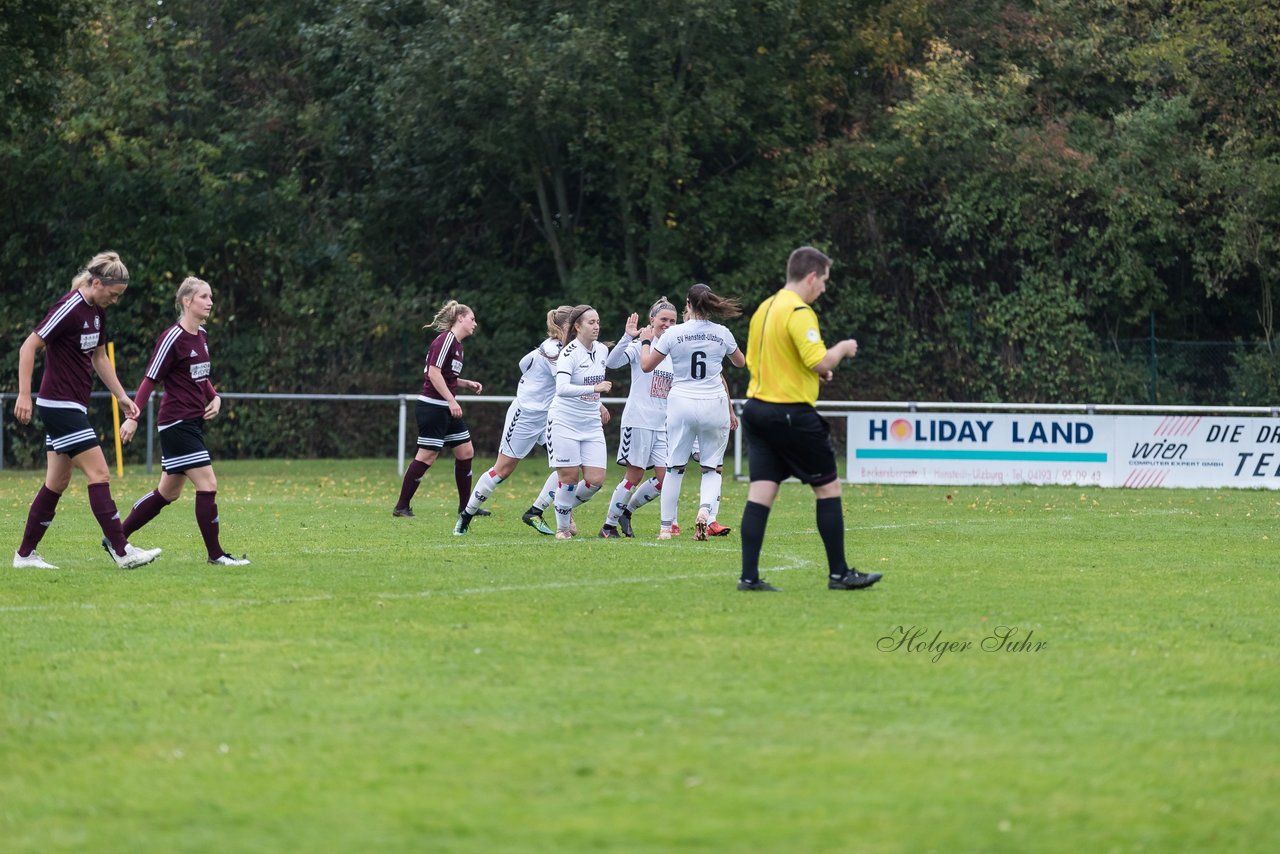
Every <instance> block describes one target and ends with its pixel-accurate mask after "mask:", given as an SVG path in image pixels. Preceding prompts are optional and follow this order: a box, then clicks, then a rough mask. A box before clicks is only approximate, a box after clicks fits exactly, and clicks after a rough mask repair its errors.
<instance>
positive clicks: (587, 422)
mask: <svg viewBox="0 0 1280 854" xmlns="http://www.w3.org/2000/svg"><path fill="white" fill-rule="evenodd" d="M599 338H600V315H599V314H597V313H596V310H595V309H593V308H592V307H591V306H589V305H579V306H576V307H575V308H574V309H573V311H572V312H571V313H570V315H569V322H568V335H567V336H566V340H565V345H564V349H562V350H561V351H560V358H559V359H558V360H557V361H556V396H555V399H554V400H553V401H552V402H551V410H550V412H549V413H548V414H547V437H548V442H547V452H548V455H549V456H550V458H551V465H552V466H553V467H554V468H555V469H556V472H557V473H558V476H559V486H558V487H557V489H556V499H555V505H556V539H558V540H567V539H571V538H572V537H573V534H572V533H571V531H570V514H572V512H573V510H574V508H575V507H577V506H578V505H580V504H584V503H586V502H587V501H588V500H590V499H591V497H592V496H593V495H595V494H596V493H597V492H599V491H600V487H601V486H602V485H603V484H604V467H605V462H606V459H607V456H608V450H607V449H606V447H605V443H604V426H603V424H602V423H601V421H602V414H601V409H602V407H601V404H600V395H601V394H603V393H606V392H608V391H609V389H611V388H613V383H611V382H610V381H609V380H606V379H605V378H604V375H605V367H604V363H605V360H606V359H608V358H609V348H608V347H607V346H605V345H604V344H603V343H601V342H600V341H599V340H598V339H599ZM579 467H581V469H582V482H581V483H579V482H578V469H579Z"/></svg>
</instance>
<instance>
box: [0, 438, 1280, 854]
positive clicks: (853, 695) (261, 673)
mask: <svg viewBox="0 0 1280 854" xmlns="http://www.w3.org/2000/svg"><path fill="white" fill-rule="evenodd" d="M442 462H443V464H441V465H439V466H438V467H437V468H436V469H433V470H432V471H431V472H430V473H429V474H428V476H427V480H426V481H424V484H423V488H422V489H421V490H420V491H419V495H418V497H417V499H416V500H415V509H416V510H417V513H418V516H417V518H415V519H393V518H392V517H391V515H390V508H391V505H392V504H393V503H394V499H395V495H396V492H397V490H398V484H399V478H398V477H397V476H396V475H395V472H394V464H393V463H392V462H390V461H386V460H375V461H354V462H353V461H343V462H322V461H307V462H269V463H264V462H243V463H235V462H219V463H218V464H217V470H218V475H219V480H220V491H219V504H220V510H221V518H222V530H223V543H224V545H226V546H227V547H228V548H229V549H230V550H232V551H233V552H235V553H236V554H239V553H241V552H248V554H249V556H250V557H251V558H252V560H253V565H252V566H251V567H247V568H244V569H223V568H215V567H212V566H209V565H207V564H206V563H205V559H204V553H203V549H202V546H201V542H200V538H199V534H198V532H197V529H196V526H195V522H194V517H193V510H192V503H193V492H192V490H191V488H190V486H188V489H187V493H186V494H185V495H184V496H183V498H182V499H181V500H180V501H179V502H178V503H176V504H174V505H173V506H171V507H169V508H168V509H167V510H166V511H165V512H164V514H163V515H161V516H160V518H159V519H157V520H156V521H155V522H153V523H152V524H151V525H150V526H149V527H148V528H146V529H144V531H142V532H140V533H139V534H138V535H136V536H135V537H134V541H135V542H136V543H138V544H139V545H143V546H147V547H152V546H162V547H163V548H164V550H165V551H164V554H163V555H162V556H161V558H160V559H159V561H157V562H156V563H155V564H153V565H151V566H148V567H144V568H142V569H140V570H137V571H133V572H122V571H120V570H117V569H115V568H114V566H113V565H112V564H111V563H110V561H109V559H108V558H107V556H106V555H105V554H103V553H102V551H101V549H100V548H99V547H98V545H97V542H98V539H99V536H100V534H99V532H98V529H97V526H96V523H95V522H94V521H93V518H92V516H91V515H90V513H89V508H88V502H87V500H86V498H85V487H84V481H83V478H82V477H81V476H79V475H77V479H76V480H75V481H74V482H73V486H72V488H71V490H69V492H68V493H67V495H66V496H65V497H64V498H63V501H62V504H61V505H60V508H59V511H60V512H59V514H58V519H57V521H56V523H55V524H54V526H53V528H52V529H51V532H50V534H49V535H48V536H47V537H46V539H45V541H44V543H43V544H42V545H41V548H40V551H41V553H42V554H43V555H44V556H45V557H46V558H48V559H49V560H51V561H52V562H54V563H56V564H59V565H60V566H61V567H62V569H61V570H59V571H56V572H53V571H38V570H21V571H19V570H13V569H10V568H8V562H7V561H8V556H9V554H10V553H11V552H12V550H13V549H14V548H16V547H17V544H18V541H19V539H20V537H21V532H22V526H23V523H24V520H25V518H26V512H27V507H28V505H29V502H30V500H31V497H32V496H33V495H34V493H35V491H36V489H37V488H38V486H39V483H40V478H41V474H40V473H39V472H31V471H26V472H15V471H4V472H0V519H2V520H3V524H2V525H0V530H3V532H4V537H5V539H6V541H7V543H8V545H7V548H8V549H9V550H10V551H9V552H6V557H5V560H6V563H5V564H4V567H5V568H4V569H3V570H0V572H3V578H4V582H3V585H0V644H2V646H0V653H2V655H3V658H2V659H0V850H4V851H5V852H48V851H59V850H87V851H95V852H112V851H121V852H124V851H128V852H152V851H154V852H174V851H220V852H255V851H273V852H274V851H370V852H372V851H433V852H434V851H486V852H491V851H548V852H562V851H582V850H614V851H626V852H647V851H652V852H666V851H690V850H699V851H717V852H719V851H831V852H848V851H873V852H874V851H903V852H916V851H940V852H956V851H975V852H986V851H1011V852H1022V851H1064V852H1068V851H1069V852H1077V851H1086V850H1087V851H1178V850H1200V851H1215V852H1218V851H1260V852H1262V851H1276V850H1280V830H1277V828H1276V824H1275V822H1274V820H1273V818H1269V816H1272V815H1273V813H1272V810H1273V809H1275V807H1276V804H1277V803H1280V655H1278V654H1277V649H1276V638H1277V633H1276V625H1277V617H1278V616H1280V609H1278V607H1277V606H1278V605H1280V582H1278V580H1277V566H1278V565H1280V561H1278V557H1280V554H1278V552H1277V538H1278V537H1280V530H1278V529H1277V524H1276V523H1277V520H1278V519H1280V493H1270V492H1253V491H1250V492H1245V491H1182V490H1168V491H1164V490H1149V491H1123V490H1099V489H1080V488H1033V487H1002V488H991V489H987V488H976V487H975V488H942V487H895V488H877V487H846V490H845V519H846V524H847V529H848V533H847V538H848V550H849V553H850V555H851V557H852V559H853V561H854V562H855V563H856V564H857V565H858V566H859V568H861V569H864V570H876V571H881V572H884V573H885V580H884V581H882V582H881V583H880V585H879V586H877V587H875V588H874V589H872V590H869V591H863V592H854V593H848V592H829V591H827V590H826V589H825V586H824V569H825V567H824V562H823V558H822V547H821V543H820V541H819V539H818V537H817V534H816V532H815V530H814V521H813V498H812V496H811V494H810V492H809V490H808V489H807V488H805V487H802V486H798V485H787V486H784V488H783V493H782V495H781V497H780V500H779V503H778V505H777V506H776V508H775V510H774V514H773V516H772V518H771V520H770V528H769V536H768V539H767V541H766V551H765V555H764V559H763V561H762V566H763V567H764V575H765V577H766V578H768V579H769V580H771V581H772V582H773V583H775V584H777V585H778V586H780V587H782V588H783V589H784V592H783V593H781V594H744V593H739V592H737V591H736V590H735V589H734V582H735V580H736V577H737V571H738V565H739V564H738V561H739V553H738V537H737V531H736V530H735V531H734V533H733V535H731V536H730V537H727V538H722V539H715V540H712V541H710V542H707V543H695V542H693V541H692V538H691V536H690V535H689V534H688V533H686V534H685V535H684V536H682V537H680V538H679V539H677V540H674V541H672V542H664V543H659V542H656V541H655V540H654V539H652V535H653V534H654V533H656V525H657V522H656V516H657V514H656V507H650V508H647V509H646V510H645V511H642V513H641V514H638V515H637V522H638V524H637V530H638V532H641V531H642V532H643V537H642V538H640V539H636V540H631V541H601V540H596V539H590V538H582V539H580V540H577V541H574V542H556V541H555V540H553V539H552V538H549V537H541V536H539V535H537V534H535V533H534V532H533V531H531V530H530V529H529V528H527V527H525V526H524V525H522V524H521V522H520V518H519V516H520V512H521V511H522V510H523V509H524V508H525V507H526V506H527V504H528V501H529V499H530V497H531V495H532V493H533V492H534V491H535V490H536V488H537V485H538V483H539V482H540V481H541V479H542V477H544V476H545V470H544V469H542V468H541V467H539V466H536V465H532V464H526V467H525V468H524V469H523V470H520V471H518V472H517V474H516V476H515V478H514V479H513V480H512V481H511V482H509V483H507V484H504V485H503V486H502V487H500V489H499V491H498V493H497V494H496V495H495V496H494V498H493V499H492V500H491V502H490V503H489V505H488V506H489V507H490V508H491V509H492V510H493V511H494V514H495V515H494V516H493V517H492V518H490V519H481V520H477V521H476V522H475V523H474V525H473V529H472V533H471V534H470V535H469V536H468V537H466V538H465V539H462V538H455V537H453V536H451V534H450V531H451V525H452V521H453V513H452V509H453V506H454V503H455V496H454V494H453V489H454V488H453V479H452V472H451V468H452V467H451V465H450V464H449V463H448V461H442ZM153 481H154V478H153V477H152V476H148V475H146V474H145V472H143V471H141V470H140V469H138V470H130V471H129V472H128V473H127V475H126V477H124V478H123V479H119V480H116V481H115V482H114V485H113V488H114V493H115V496H116V500H117V503H118V504H119V505H120V507H121V509H122V511H123V512H127V510H128V507H129V505H131V504H132V502H133V501H134V500H136V499H137V498H138V497H139V496H140V495H141V494H142V493H144V492H145V491H146V490H147V489H149V488H150V487H151V486H152V485H153ZM611 485H612V484H610V486H611ZM696 487H697V478H696V476H692V477H690V478H688V479H687V482H686V484H685V499H686V500H685V502H684V506H683V507H682V515H684V516H686V517H688V518H687V520H686V521H691V520H692V512H693V506H694V504H695V501H694V498H693V496H694V495H695V494H696ZM744 497H745V486H744V485H743V484H740V483H733V482H731V481H726V488H725V502H724V511H723V512H722V521H724V522H725V523H727V524H730V525H733V526H734V527H735V529H736V525H737V521H738V517H740V515H741V508H742V502H743V500H744ZM606 500H607V493H602V494H601V495H600V496H597V497H596V499H595V500H594V501H593V502H592V503H591V504H590V505H588V506H587V508H585V509H586V510H587V511H589V512H587V513H585V514H584V515H585V518H580V521H581V522H583V529H584V531H586V530H587V529H588V528H590V530H591V531H594V530H595V529H596V528H598V526H599V523H600V518H601V517H602V516H603V513H604V511H605V502H606ZM642 518H643V524H640V520H641V519H642ZM1001 626H1007V627H1013V628H1016V631H1017V634H1015V635H1013V636H1012V637H1011V638H1010V643H1007V644H1006V645H1005V646H1006V648H1004V649H1001V650H997V651H991V650H990V649H985V650H984V649H983V642H984V639H988V638H994V637H996V636H997V635H998V634H999V633H1000V631H1001V630H1000V629H999V627H1001ZM904 632H905V633H906V635H907V637H914V638H915V639H914V640H909V641H907V642H904V643H901V644H899V643H898V642H899V641H902V640H903V637H904ZM1023 640H1028V641H1029V642H1030V643H1029V644H1028V646H1027V648H1026V649H1021V650H1011V649H1010V648H1009V647H1010V646H1011V645H1012V644H1016V643H1017V642H1019V641H1023ZM930 641H933V642H934V644H933V650H929V649H927V648H926V649H921V648H920V647H921V646H924V645H927V644H928V643H929V642H930ZM966 642H967V643H968V644H970V646H969V647H968V648H964V647H963V645H964V644H965V643H966ZM942 643H948V644H954V645H955V646H948V647H947V649H946V651H943V652H942V653H941V654H939V652H938V651H939V649H940V644H942ZM996 644H998V641H988V643H987V645H988V646H992V645H996ZM1037 644H1038V645H1039V646H1038V647H1037ZM909 646H910V647H912V649H910V650H909V649H908V647H909Z"/></svg>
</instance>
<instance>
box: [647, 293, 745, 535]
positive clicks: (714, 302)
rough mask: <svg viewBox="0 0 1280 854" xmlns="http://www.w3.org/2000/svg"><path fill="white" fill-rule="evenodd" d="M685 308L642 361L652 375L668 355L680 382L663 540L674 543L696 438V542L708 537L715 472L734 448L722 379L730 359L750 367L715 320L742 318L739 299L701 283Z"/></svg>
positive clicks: (672, 413)
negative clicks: (698, 489)
mask: <svg viewBox="0 0 1280 854" xmlns="http://www.w3.org/2000/svg"><path fill="white" fill-rule="evenodd" d="M685 305H686V310H687V312H688V315H687V316H688V317H689V318H690V319H689V320H687V321H685V322H684V323H681V324H678V325H676V326H673V327H671V328H670V329H668V330H667V331H666V332H664V333H662V337H661V338H659V339H658V340H657V341H656V342H655V343H654V344H653V345H652V346H651V347H650V348H649V351H648V352H647V353H645V354H644V355H642V356H641V357H640V365H641V367H643V368H644V369H645V370H653V369H654V368H656V367H657V366H658V364H659V363H660V362H661V361H662V359H663V358H664V357H667V356H669V357H670V358H671V370H672V374H673V375H674V377H675V381H674V383H673V384H672V386H671V395H670V397H668V399H667V479H666V483H665V484H664V485H663V488H662V529H661V531H659V533H658V539H660V540H669V539H671V533H672V532H671V524H672V522H673V521H674V519H675V513H676V505H677V504H678V503H679V501H680V484H681V481H682V480H683V479H684V469H685V466H687V465H688V464H689V456H690V455H691V454H692V452H693V443H694V440H695V439H696V440H697V442H698V446H699V448H700V450H701V454H700V459H699V460H698V464H699V466H700V467H701V468H702V494H701V496H700V501H699V503H698V521H697V524H696V527H695V530H696V533H695V534H694V539H698V540H705V539H706V538H707V526H708V525H709V524H710V514H711V507H712V504H713V503H715V502H716V501H717V500H718V499H719V496H720V484H721V476H720V474H719V473H718V472H717V471H716V468H717V466H719V465H720V463H721V462H722V461H723V460H724V451H725V448H726V447H727V446H728V444H729V397H728V394H727V392H726V391H725V385H724V383H723V382H722V380H721V364H722V362H723V361H724V359H726V358H728V360H729V361H730V362H731V363H732V364H733V365H734V366H735V367H738V368H741V367H742V366H743V365H745V364H746V363H747V358H746V356H744V355H743V353H742V350H741V349H739V347H738V342H737V341H735V340H734V337H733V333H732V332H730V331H729V330H728V329H726V328H725V327H724V326H722V325H720V324H719V323H716V322H715V320H714V319H716V318H728V317H735V316H737V315H739V314H741V313H742V309H741V307H740V306H739V304H738V301H737V300H733V299H726V298H724V297H721V296H717V295H716V294H714V293H712V291H711V288H710V287H709V286H707V285H703V284H698V285H694V286H693V287H692V288H690V289H689V297H688V300H687V302H686V303H685Z"/></svg>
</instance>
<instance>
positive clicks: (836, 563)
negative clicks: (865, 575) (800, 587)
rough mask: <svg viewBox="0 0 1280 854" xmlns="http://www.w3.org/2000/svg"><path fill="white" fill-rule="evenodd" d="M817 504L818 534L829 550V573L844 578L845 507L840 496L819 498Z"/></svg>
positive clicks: (834, 576)
mask: <svg viewBox="0 0 1280 854" xmlns="http://www.w3.org/2000/svg"><path fill="white" fill-rule="evenodd" d="M817 505H818V510H817V515H818V536H819V537H822V546H823V548H825V549H826V550H827V574H828V575H829V576H831V577H832V578H842V577H843V576H844V573H845V561H844V509H843V507H842V506H841V503H840V496H838V495H837V496H835V497H834V498H819V499H818V501H817Z"/></svg>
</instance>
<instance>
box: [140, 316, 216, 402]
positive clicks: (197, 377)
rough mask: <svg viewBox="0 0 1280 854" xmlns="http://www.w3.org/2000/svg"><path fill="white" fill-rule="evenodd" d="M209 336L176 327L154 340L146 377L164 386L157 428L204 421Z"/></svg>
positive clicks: (206, 398)
mask: <svg viewBox="0 0 1280 854" xmlns="http://www.w3.org/2000/svg"><path fill="white" fill-rule="evenodd" d="M209 367H210V360H209V334H208V333H207V332H205V330H204V327H203V326H201V327H200V329H199V330H197V331H196V332H195V333H191V332H188V331H187V330H185V329H183V328H182V324H180V323H175V324H174V325H173V326H170V327H169V328H168V329H166V330H165V331H164V332H161V333H160V337H159V338H157V339H156V349H155V351H154V352H152V354H151V361H150V362H148V363H147V377H148V378H149V379H150V380H151V381H152V382H154V383H163V384H164V399H163V400H161V401H160V412H159V414H158V415H157V416H156V418H157V419H158V421H159V423H160V424H173V423H175V422H178V421H189V420H191V419H193V418H200V419H202V418H204V408H205V405H206V404H207V403H208V402H209V400H210V399H212V397H213V395H212V394H209V393H208V392H209Z"/></svg>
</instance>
